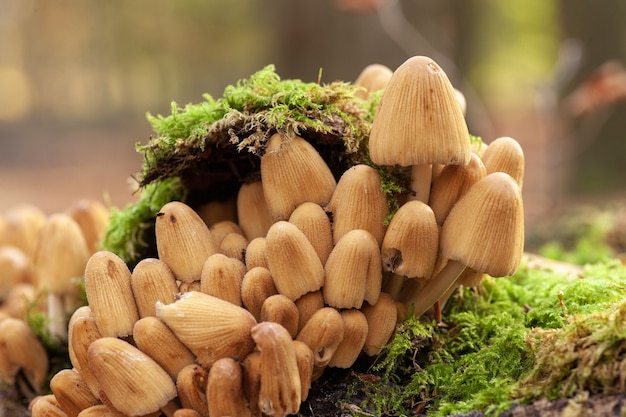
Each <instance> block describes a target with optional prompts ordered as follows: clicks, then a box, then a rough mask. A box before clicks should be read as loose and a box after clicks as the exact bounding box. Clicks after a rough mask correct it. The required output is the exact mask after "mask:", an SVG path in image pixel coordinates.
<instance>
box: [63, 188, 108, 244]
mask: <svg viewBox="0 0 626 417" xmlns="http://www.w3.org/2000/svg"><path fill="white" fill-rule="evenodd" d="M67 213H68V214H69V215H70V216H71V217H72V218H73V219H74V221H76V223H77V224H78V226H80V229H81V230H82V232H83V235H84V236H85V241H86V242H87V247H88V249H89V253H90V254H93V253H96V252H97V251H99V250H100V249H101V246H102V241H103V239H104V234H105V232H106V228H107V226H108V225H109V217H110V213H109V210H108V209H107V208H106V206H105V205H104V204H102V202H100V201H98V200H95V199H91V198H83V199H80V200H78V201H77V202H75V203H74V204H72V205H71V206H70V207H69V208H68V209H67Z"/></svg>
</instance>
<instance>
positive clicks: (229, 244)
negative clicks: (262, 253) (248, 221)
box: [219, 233, 249, 262]
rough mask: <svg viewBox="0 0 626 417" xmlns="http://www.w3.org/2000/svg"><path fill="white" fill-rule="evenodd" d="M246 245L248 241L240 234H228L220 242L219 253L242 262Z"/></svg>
mask: <svg viewBox="0 0 626 417" xmlns="http://www.w3.org/2000/svg"><path fill="white" fill-rule="evenodd" d="M248 243H249V242H248V239H246V238H245V237H244V235H242V234H241V233H229V234H227V235H226V236H224V239H222V241H221V242H220V247H219V252H220V253H223V254H224V255H226V256H228V257H230V258H234V259H237V260H239V261H241V262H243V261H244V259H245V254H246V248H247V247H248Z"/></svg>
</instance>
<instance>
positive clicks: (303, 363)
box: [293, 340, 314, 401]
mask: <svg viewBox="0 0 626 417" xmlns="http://www.w3.org/2000/svg"><path fill="white" fill-rule="evenodd" d="M293 346H294V349H295V351H296V363H297V364H298V373H299V374H300V386H301V388H302V389H301V391H300V396H301V397H302V398H301V399H302V401H305V400H306V399H307V397H308V395H309V390H310V389H311V382H312V379H313V366H314V360H313V351H312V350H311V348H310V347H309V346H308V345H307V344H306V343H304V342H301V341H299V340H294V341H293Z"/></svg>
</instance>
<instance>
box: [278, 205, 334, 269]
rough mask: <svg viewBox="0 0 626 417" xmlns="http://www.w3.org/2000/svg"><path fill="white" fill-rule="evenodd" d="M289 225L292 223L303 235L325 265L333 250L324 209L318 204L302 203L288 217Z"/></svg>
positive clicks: (331, 235)
mask: <svg viewBox="0 0 626 417" xmlns="http://www.w3.org/2000/svg"><path fill="white" fill-rule="evenodd" d="M289 223H293V224H294V225H296V226H297V227H298V229H300V230H301V231H302V233H304V235H305V236H306V237H307V239H309V241H310V242H311V244H312V245H313V248H314V249H315V252H317V255H318V256H319V258H320V261H322V264H325V263H326V260H327V259H328V255H329V254H330V251H331V250H332V248H333V229H332V226H331V224H330V218H329V217H328V214H327V213H326V212H325V211H324V209H323V208H322V207H321V206H320V205H319V204H315V203H311V202H305V203H302V204H300V205H299V206H298V207H296V209H295V210H294V211H293V212H292V213H291V216H289Z"/></svg>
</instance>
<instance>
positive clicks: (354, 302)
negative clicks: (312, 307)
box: [322, 229, 382, 308]
mask: <svg viewBox="0 0 626 417" xmlns="http://www.w3.org/2000/svg"><path fill="white" fill-rule="evenodd" d="M324 271H325V274H326V279H325V281H324V287H323V288H322V293H323V294H324V301H325V302H326V304H328V305H330V306H332V307H336V308H361V305H362V304H363V300H367V301H368V302H370V303H372V304H373V303H375V302H376V300H377V299H378V295H379V294H380V289H381V285H382V272H381V257H380V249H379V248H378V243H377V242H376V239H375V238H374V236H373V235H372V234H371V233H370V232H368V231H367V230H361V229H356V230H351V231H350V232H348V233H346V234H345V235H343V237H342V238H341V239H340V240H339V242H337V244H336V245H335V247H334V248H333V250H332V252H331V253H330V256H329V257H328V261H326V265H325V267H324Z"/></svg>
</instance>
